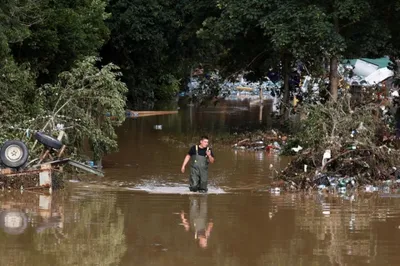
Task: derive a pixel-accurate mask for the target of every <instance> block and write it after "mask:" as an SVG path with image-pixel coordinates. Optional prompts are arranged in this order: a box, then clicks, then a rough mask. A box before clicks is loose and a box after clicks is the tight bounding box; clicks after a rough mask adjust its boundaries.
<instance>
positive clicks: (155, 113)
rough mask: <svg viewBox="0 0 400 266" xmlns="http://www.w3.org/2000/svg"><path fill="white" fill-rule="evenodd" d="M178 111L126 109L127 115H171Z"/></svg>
mask: <svg viewBox="0 0 400 266" xmlns="http://www.w3.org/2000/svg"><path fill="white" fill-rule="evenodd" d="M177 113H178V111H132V110H128V111H127V116H128V117H145V116H155V115H173V114H177Z"/></svg>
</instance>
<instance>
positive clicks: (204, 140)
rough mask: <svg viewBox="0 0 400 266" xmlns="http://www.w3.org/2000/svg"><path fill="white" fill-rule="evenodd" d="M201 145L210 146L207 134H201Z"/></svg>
mask: <svg viewBox="0 0 400 266" xmlns="http://www.w3.org/2000/svg"><path fill="white" fill-rule="evenodd" d="M200 146H201V147H203V148H207V147H208V137H207V136H201V138H200Z"/></svg>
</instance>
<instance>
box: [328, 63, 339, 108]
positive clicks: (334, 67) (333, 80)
mask: <svg viewBox="0 0 400 266" xmlns="http://www.w3.org/2000/svg"><path fill="white" fill-rule="evenodd" d="M329 71H330V73H329V81H330V84H331V87H330V94H331V97H330V98H331V100H332V101H334V102H336V101H337V98H338V87H339V77H338V58H337V57H336V56H332V57H331V62H330V69H329Z"/></svg>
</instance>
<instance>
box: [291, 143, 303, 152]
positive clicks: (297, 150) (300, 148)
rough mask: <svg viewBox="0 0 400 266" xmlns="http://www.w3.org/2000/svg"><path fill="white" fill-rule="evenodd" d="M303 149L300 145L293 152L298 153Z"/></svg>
mask: <svg viewBox="0 0 400 266" xmlns="http://www.w3.org/2000/svg"><path fill="white" fill-rule="evenodd" d="M302 149H303V147H301V146H300V145H298V146H297V147H295V148H292V151H294V152H296V153H298V152H299V151H301V150H302Z"/></svg>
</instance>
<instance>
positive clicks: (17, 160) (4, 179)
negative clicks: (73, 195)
mask: <svg viewBox="0 0 400 266" xmlns="http://www.w3.org/2000/svg"><path fill="white" fill-rule="evenodd" d="M34 136H35V138H36V141H37V142H39V143H40V144H42V145H43V152H42V153H41V155H40V156H39V157H38V158H35V159H34V160H32V161H29V162H28V158H29V150H28V147H27V146H26V144H25V143H24V142H22V141H19V140H9V141H6V142H5V143H4V144H3V145H2V147H1V149H0V158H1V161H0V188H2V189H33V188H46V189H50V190H51V189H53V187H54V188H57V187H60V186H59V185H60V184H62V173H63V170H64V169H63V166H64V165H67V164H68V165H71V166H72V167H75V168H78V169H80V170H83V171H85V172H88V173H91V174H94V175H98V176H104V174H103V172H102V171H100V170H98V169H95V168H94V167H91V166H89V165H86V164H84V163H81V162H78V161H75V160H72V159H70V158H65V150H66V146H65V145H64V144H63V143H62V142H61V140H62V138H63V136H64V131H60V134H59V137H58V138H57V139H56V138H53V137H51V136H49V135H46V134H45V133H43V132H36V133H35V135H34Z"/></svg>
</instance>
